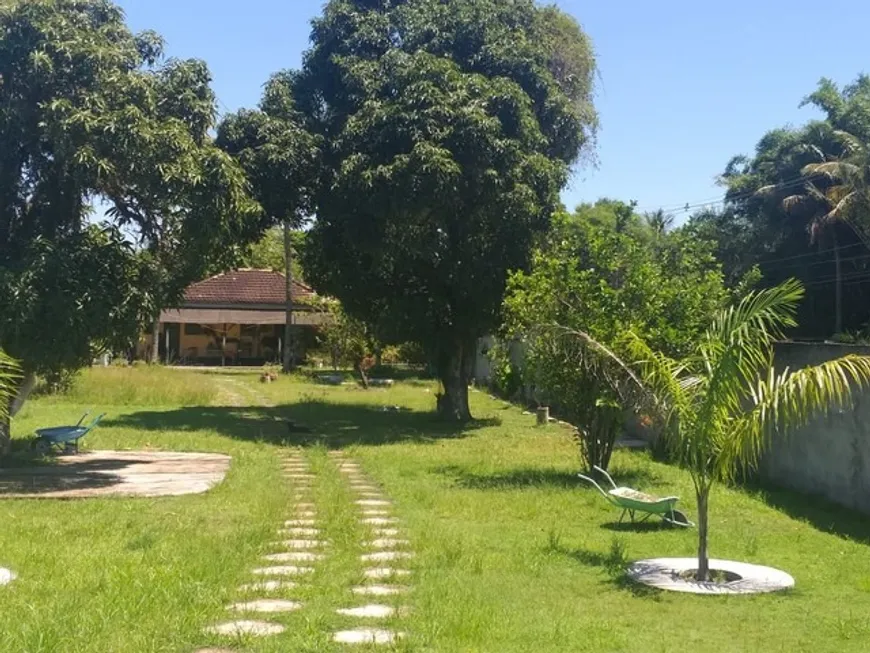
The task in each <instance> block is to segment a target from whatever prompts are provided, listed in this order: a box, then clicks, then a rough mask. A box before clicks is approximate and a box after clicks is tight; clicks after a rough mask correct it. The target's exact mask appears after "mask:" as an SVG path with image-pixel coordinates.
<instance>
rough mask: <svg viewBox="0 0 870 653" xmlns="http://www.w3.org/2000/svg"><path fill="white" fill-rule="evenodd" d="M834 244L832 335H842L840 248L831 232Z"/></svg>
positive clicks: (835, 235)
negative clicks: (834, 279) (834, 287)
mask: <svg viewBox="0 0 870 653" xmlns="http://www.w3.org/2000/svg"><path fill="white" fill-rule="evenodd" d="M831 235H832V239H833V242H834V274H835V276H836V281H835V285H836V289H835V290H834V333H835V334H838V333H843V266H842V261H841V260H840V248H839V247H838V245H837V234H835V233H833V229H832V230H831Z"/></svg>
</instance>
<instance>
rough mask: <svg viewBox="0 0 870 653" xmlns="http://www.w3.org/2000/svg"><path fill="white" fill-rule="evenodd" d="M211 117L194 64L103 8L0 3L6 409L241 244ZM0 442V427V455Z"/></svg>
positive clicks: (240, 179)
mask: <svg viewBox="0 0 870 653" xmlns="http://www.w3.org/2000/svg"><path fill="white" fill-rule="evenodd" d="M213 115H214V103H213V96H212V95H211V92H210V91H209V90H208V73H207V70H206V69H205V66H204V65H203V64H202V63H200V62H196V61H175V60H170V61H168V62H165V63H164V62H163V61H162V43H161V40H160V38H159V37H158V36H157V35H156V34H154V33H151V32H145V33H142V34H140V35H134V34H132V33H131V32H130V31H129V30H128V29H127V27H126V25H125V24H124V19H123V13H122V11H121V10H120V9H119V8H118V7H116V6H115V5H113V4H112V3H111V2H109V1H108V0H29V1H27V2H23V1H16V2H11V3H5V4H4V5H3V6H2V7H0V142H2V143H3V147H2V148H0V306H2V307H3V310H2V311H0V347H2V348H3V349H5V350H6V352H7V353H8V354H9V355H11V356H13V357H14V358H16V359H18V360H20V361H21V365H22V369H23V379H22V381H21V382H20V383H19V385H18V388H17V395H16V399H15V400H14V401H13V408H16V409H17V408H18V407H20V406H21V404H22V403H23V400H24V399H25V398H26V396H27V394H28V392H29V391H30V389H32V387H33V385H34V382H35V376H36V374H43V373H45V374H48V373H53V374H57V373H59V372H60V371H62V370H71V369H75V368H77V367H80V366H82V365H86V364H88V363H89V362H90V361H91V360H92V358H93V356H94V354H95V352H96V351H99V350H100V349H101V348H109V347H111V348H126V347H127V346H129V344H130V343H131V342H132V341H133V340H134V339H135V338H136V337H137V336H138V334H139V333H140V329H141V328H142V326H143V325H145V324H147V323H148V322H149V321H150V320H151V318H152V317H153V315H154V314H155V313H156V312H157V311H158V310H159V309H160V307H161V304H163V303H164V302H165V301H167V300H168V299H169V298H170V297H171V295H172V294H173V292H174V291H177V292H180V288H183V286H184V285H186V283H187V281H188V277H190V276H195V275H194V273H195V272H197V271H198V269H199V268H200V266H201V265H204V264H205V263H206V262H213V260H214V259H215V258H216V257H217V256H219V255H220V254H221V253H222V252H223V251H224V248H223V247H222V245H224V244H226V243H227V242H228V241H230V242H235V241H237V240H239V239H240V237H241V235H243V234H244V232H245V229H244V225H245V218H246V217H247V216H249V215H250V214H251V213H252V212H253V211H254V210H255V205H254V204H253V203H252V202H251V201H250V200H249V199H248V198H247V196H246V195H245V193H244V183H245V180H244V176H243V174H242V172H241V170H239V169H238V167H237V166H236V165H235V164H234V163H233V161H232V159H231V158H230V157H228V156H227V155H225V154H223V153H222V152H220V151H219V150H218V149H217V148H215V147H214V146H213V145H212V144H211V142H210V138H209V136H208V130H209V129H210V127H211V126H212V120H213ZM97 203H98V205H99V206H101V207H103V208H104V210H105V212H106V213H105V221H104V222H103V223H102V224H101V225H99V226H97V225H94V224H91V223H90V221H89V217H90V216H91V215H92V213H93V211H94V205H95V204H97ZM122 229H123V231H124V232H125V235H122ZM131 240H132V241H137V240H138V241H139V242H140V243H141V244H142V245H143V248H144V253H143V252H141V251H136V249H135V247H134V245H133V244H132V243H131ZM11 412H12V413H13V414H14V412H15V410H13V411H11ZM8 436H9V422H8V420H0V451H2V450H4V449H5V448H6V447H7V446H8Z"/></svg>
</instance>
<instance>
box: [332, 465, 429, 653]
mask: <svg viewBox="0 0 870 653" xmlns="http://www.w3.org/2000/svg"><path fill="white" fill-rule="evenodd" d="M330 456H331V457H332V458H333V459H334V460H336V461H337V462H338V469H339V471H340V472H341V473H342V474H343V475H344V476H345V478H347V479H348V481H349V485H350V488H351V490H353V491H354V492H355V493H356V495H357V496H358V497H359V498H358V499H356V500H355V501H354V504H355V505H356V506H357V507H358V508H359V510H360V513H361V517H360V522H359V523H360V524H361V525H362V526H363V527H364V530H366V531H367V533H368V535H369V537H368V538H366V540H364V542H363V545H364V546H365V547H366V548H367V549H369V550H370V551H371V552H370V553H366V554H363V555H362V556H360V562H361V563H362V564H363V565H364V569H363V570H362V575H363V577H364V578H366V579H368V580H372V581H377V580H382V579H397V578H400V577H405V576H410V575H411V572H410V571H409V570H407V569H397V568H395V567H392V566H386V565H387V564H389V563H390V562H392V561H396V560H407V559H409V558H412V557H413V555H414V554H413V553H411V552H408V551H395V550H392V549H395V548H398V547H407V546H409V544H410V543H409V541H408V540H406V539H398V536H399V535H400V532H399V528H398V527H397V525H398V523H399V520H398V519H396V518H395V517H393V516H392V512H391V509H392V502H390V501H389V500H387V499H386V498H385V497H384V495H383V493H382V491H381V489H380V488H379V487H377V485H375V484H374V483H372V482H371V481H370V480H368V479H367V478H366V477H365V475H364V474H363V472H362V469H361V468H360V466H359V465H357V464H356V463H353V462H351V461H350V460H348V459H347V458H345V457H344V455H343V454H342V453H341V452H330ZM384 526H390V528H382V527H384ZM370 565H374V566H370ZM350 589H351V593H352V594H354V595H356V596H379V597H391V596H398V595H401V594H404V593H406V592H407V591H408V588H407V587H406V586H404V585H399V584H390V585H379V584H376V583H372V584H369V583H366V584H363V585H356V586H353V587H351V588H350ZM336 612H337V613H338V614H340V615H342V616H344V617H350V618H355V619H363V620H368V621H371V620H377V619H388V618H391V617H396V616H401V615H403V614H405V613H406V612H407V609H406V608H404V607H398V608H397V607H394V606H392V605H382V604H379V603H374V604H368V605H357V606H350V607H344V608H339V609H338V610H336ZM404 636H405V635H404V633H401V632H396V631H393V630H387V629H383V628H365V627H363V628H354V629H351V630H340V631H338V632H336V633H334V634H333V636H332V640H333V641H334V642H336V643H339V644H369V645H371V644H385V645H386V644H393V643H395V642H396V641H397V640H399V639H401V638H402V637H404Z"/></svg>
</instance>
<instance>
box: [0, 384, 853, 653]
mask: <svg viewBox="0 0 870 653" xmlns="http://www.w3.org/2000/svg"><path fill="white" fill-rule="evenodd" d="M433 391H434V386H433V385H432V384H431V383H429V382H425V381H414V380H409V381H405V382H403V383H401V384H399V385H398V386H397V387H395V388H392V389H389V390H380V389H372V390H369V391H367V392H366V391H363V390H360V389H357V388H355V387H351V386H341V387H329V386H324V385H316V384H313V383H310V382H306V381H304V380H303V379H301V378H298V377H296V378H290V379H287V378H283V379H281V380H280V381H279V382H277V383H273V384H260V383H258V382H257V377H256V375H255V374H253V373H250V374H233V375H222V374H214V373H205V372H185V371H176V370H160V369H158V370H151V369H129V370H127V369H115V368H109V369H96V370H92V371H90V372H89V373H87V374H85V375H84V376H83V378H82V379H81V381H80V382H79V384H78V386H77V388H76V389H75V390H74V391H73V392H71V393H70V394H69V395H67V396H64V397H51V398H41V399H38V400H35V401H32V402H29V403H28V404H27V406H26V407H25V409H24V411H23V413H22V414H21V416H20V418H19V419H17V420H16V421H15V424H14V432H15V434H16V436H17V437H19V438H23V437H25V436H26V435H27V434H28V433H30V432H32V430H33V429H34V428H36V427H38V426H41V425H46V424H49V425H50V424H53V423H64V422H69V421H70V420H72V421H75V420H77V419H78V417H79V416H80V414H81V413H82V412H84V410H85V409H91V408H93V409H97V410H100V411H103V410H105V411H108V413H109V415H108V416H107V418H106V421H105V423H104V426H102V427H101V428H100V429H98V430H97V431H95V432H94V433H93V434H92V435H90V436H88V438H87V440H86V441H85V445H86V446H87V447H88V448H94V449H97V448H99V449H104V448H123V449H136V448H160V449H175V450H184V451H211V452H218V453H227V454H229V455H231V456H232V457H233V463H232V466H231V469H230V472H229V474H228V476H227V479H226V480H225V482H224V483H223V484H221V485H220V486H219V487H218V488H216V489H215V490H213V491H211V492H209V493H207V494H203V495H197V496H189V497H178V498H160V499H88V500H77V501H55V500H15V501H13V500H2V501H0V520H2V524H3V525H4V528H2V529H0V566H7V567H11V568H12V569H14V570H15V571H16V572H17V573H18V574H19V576H20V578H19V580H17V581H15V582H14V583H13V584H11V585H9V586H7V587H4V588H0V607H2V610H0V651H28V652H43V651H58V652H60V651H64V652H66V651H94V652H96V651H100V652H104V651H113V652H116V651H117V652H122V651H130V652H133V651H137V652H141V651H177V652H187V651H193V650H194V649H195V648H196V647H197V646H205V645H209V644H210V645H216V644H218V643H219V641H220V640H218V639H216V638H214V637H207V636H204V635H203V634H202V628H203V627H204V626H207V625H209V624H211V623H214V622H215V621H217V620H218V619H220V618H221V617H223V616H225V615H226V611H225V608H224V606H225V605H226V604H227V603H230V602H233V601H237V600H240V599H241V598H244V597H243V595H240V594H239V592H238V591H237V587H238V585H239V584H241V583H243V582H247V581H250V580H251V576H250V573H249V571H250V569H251V568H252V567H254V566H257V565H258V564H259V562H258V558H259V556H260V555H261V554H262V553H264V552H267V551H273V550H274V549H270V548H269V542H271V541H272V540H274V539H276V537H275V533H274V531H275V528H276V527H277V526H278V524H279V523H280V522H281V521H282V520H283V519H286V518H288V517H289V515H290V512H291V511H290V509H289V504H290V499H289V497H290V490H291V488H290V486H289V485H288V484H287V482H286V481H284V480H283V479H282V477H281V475H280V469H279V461H278V455H279V453H281V452H282V451H286V450H287V447H288V446H302V447H304V452H305V455H306V457H307V458H308V460H309V461H310V463H311V466H312V469H313V470H314V472H315V473H316V475H317V480H316V484H315V488H314V496H315V502H316V504H317V506H318V514H319V518H320V519H321V520H322V521H323V528H324V531H325V535H326V537H327V538H329V539H330V540H331V541H332V545H331V547H330V555H329V556H328V558H327V559H326V560H325V561H324V563H322V564H321V565H319V567H318V570H317V572H316V574H315V576H314V577H313V579H312V582H311V584H310V587H306V588H304V589H301V590H297V591H292V590H291V591H288V592H287V593H286V596H287V597H288V598H293V597H298V598H300V599H301V600H303V602H304V603H305V607H304V608H303V609H302V610H300V611H299V612H296V613H292V614H289V615H286V616H283V615H281V616H275V617H270V620H272V621H277V622H281V623H284V624H285V625H287V627H288V628H287V632H286V633H284V634H283V635H280V636H277V637H274V638H271V639H264V640H250V641H246V642H240V643H238V644H239V650H245V651H259V652H270V651H332V650H343V649H340V648H338V647H335V646H334V645H332V644H331V643H330V642H329V633H330V632H332V631H333V630H335V629H337V628H341V627H345V626H351V625H359V623H358V621H355V620H352V619H349V618H345V617H341V616H338V615H336V614H335V612H334V611H335V609H336V608H339V607H350V606H353V605H360V604H362V603H364V602H366V601H363V600H361V599H359V598H356V599H355V598H354V597H353V596H352V595H351V593H350V591H349V587H350V586H351V585H352V584H353V583H355V582H358V581H359V580H360V572H361V568H360V563H359V562H358V555H359V553H360V552H361V546H360V542H361V540H362V539H363V537H364V533H363V532H362V530H361V527H360V526H359V525H358V524H357V521H356V519H355V511H354V509H353V504H352V496H351V494H350V492H349V490H348V488H347V486H346V483H345V482H344V481H343V479H342V478H341V477H340V475H339V473H338V471H337V469H336V467H335V464H334V463H333V462H332V461H330V460H329V459H328V457H327V455H326V451H327V449H328V448H342V449H344V450H345V451H346V452H347V453H348V454H349V455H350V456H351V457H353V458H354V459H356V460H358V461H359V462H360V463H361V465H362V467H363V469H364V471H365V472H366V473H367V474H368V475H369V476H370V477H371V478H373V479H374V480H375V481H377V482H378V483H380V484H381V485H382V486H383V487H384V489H385V492H386V494H387V495H388V496H389V497H390V498H392V499H393V500H394V501H395V504H396V506H395V512H396V514H397V516H398V517H400V518H401V520H402V528H403V529H404V534H405V535H406V536H407V537H408V539H410V540H411V542H412V546H413V548H414V550H415V551H416V553H417V557H416V558H415V560H414V561H413V564H412V568H413V569H414V576H413V579H412V581H411V583H412V585H413V591H412V593H411V594H410V595H409V596H408V597H407V598H406V599H405V600H403V601H402V603H407V604H409V605H410V607H411V608H412V610H411V613H410V614H409V616H407V617H406V618H402V619H397V620H395V621H394V622H388V623H389V624H390V626H391V627H394V628H396V629H401V630H403V631H405V632H407V633H408V638H407V640H405V641H404V643H403V644H402V645H401V646H399V648H400V649H401V650H408V651H457V652H459V651H461V652H466V651H487V652H489V651H492V652H508V651H516V652H520V651H524V652H525V651H566V652H567V651H572V652H574V651H595V652H596V653H601V652H610V651H624V652H633V653H634V652H636V653H654V652H659V651H661V652H671V651H680V650H684V649H685V650H687V651H699V652H707V651H709V652H714V651H715V652H720V651H784V652H785V651H788V652H793V651H814V652H819V651H866V650H867V648H868V645H867V642H868V641H870V640H868V638H870V555H868V548H867V543H868V542H870V527H868V526H867V523H866V522H867V520H866V518H863V517H860V516H857V515H855V514H853V513H850V512H848V511H845V510H839V509H836V508H833V507H832V506H830V505H828V504H825V503H823V502H819V501H813V500H810V499H807V498H805V497H801V496H798V495H795V494H791V493H787V492H780V491H775V492H774V491H761V490H757V491H752V492H747V491H739V490H731V489H728V488H720V489H719V490H718V491H714V496H713V498H712V504H711V553H712V555H713V556H714V557H723V558H731V559H736V560H743V561H747V562H756V563H759V564H768V565H772V566H775V567H778V568H781V569H784V570H786V571H788V572H789V573H791V574H792V575H793V576H794V577H795V579H796V581H797V587H796V589H795V590H794V591H792V592H789V593H784V594H778V595H771V596H757V597H695V596H683V595H675V594H666V593H660V592H654V591H645V590H642V589H639V588H637V587H635V586H632V585H631V584H629V583H626V582H625V580H624V578H623V577H622V573H621V569H622V565H623V562H624V561H626V560H634V559H639V558H644V557H653V556H689V555H693V553H694V551H695V546H696V533H695V531H694V530H687V531H686V530H674V529H667V528H660V527H658V526H655V525H650V526H646V527H633V526H619V525H617V524H616V520H617V518H618V512H617V511H616V510H615V509H614V508H612V507H610V506H608V505H607V504H605V502H604V500H603V498H602V497H601V496H600V495H598V494H597V493H596V492H595V491H594V490H591V489H590V488H588V487H586V486H585V485H583V484H582V482H581V481H579V480H578V479H576V477H575V473H576V471H577V467H578V464H579V463H578V459H577V454H576V451H575V448H574V445H573V444H572V442H571V439H570V437H569V434H568V432H567V431H566V430H564V429H563V428H562V427H559V426H556V425H552V426H549V427H546V428H537V427H535V426H534V417H533V416H528V415H523V414H522V411H521V409H518V408H516V407H506V405H505V404H503V403H502V402H500V401H496V400H494V399H492V398H490V397H488V396H487V395H485V394H483V393H474V394H473V395H472V408H473V412H474V414H475V416H476V417H477V418H478V420H477V421H476V422H475V423H474V424H472V425H469V426H468V427H466V428H464V429H457V428H454V427H450V426H447V425H444V424H442V423H439V422H437V421H435V420H434V419H433V417H432V416H431V414H430V413H429V411H430V410H431V408H432V406H433V404H434V396H433ZM388 406H389V407H392V406H402V407H405V408H408V409H410V410H407V411H401V412H395V411H385V410H384V407H388ZM276 417H280V418H285V419H287V418H289V419H292V420H294V421H295V422H298V423H301V424H305V425H307V426H309V427H311V429H312V433H310V434H297V435H293V434H291V433H290V432H289V431H288V429H287V427H286V425H285V424H284V423H283V422H280V421H276V419H275V418H276ZM612 471H613V473H614V476H615V477H616V478H617V480H618V481H622V482H623V483H625V484H628V485H633V486H635V487H639V488H642V489H645V490H649V491H651V492H654V493H658V494H678V495H680V496H682V497H683V498H684V499H683V501H682V502H681V503H682V507H683V509H684V510H686V511H687V512H688V513H689V515H690V517H691V516H694V505H693V504H694V501H693V498H692V491H691V484H690V481H689V478H688V475H687V474H685V473H683V472H682V471H680V470H677V469H675V468H673V467H670V466H667V465H663V464H660V463H657V462H654V461H653V460H651V459H650V458H649V457H648V456H647V455H645V454H640V453H626V452H618V453H617V454H616V456H615V459H614V462H613V465H612Z"/></svg>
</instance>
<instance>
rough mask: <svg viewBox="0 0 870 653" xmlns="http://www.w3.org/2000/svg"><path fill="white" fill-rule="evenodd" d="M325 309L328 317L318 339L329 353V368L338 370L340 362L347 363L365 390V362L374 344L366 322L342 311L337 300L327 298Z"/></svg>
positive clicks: (341, 363)
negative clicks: (330, 364)
mask: <svg viewBox="0 0 870 653" xmlns="http://www.w3.org/2000/svg"><path fill="white" fill-rule="evenodd" d="M327 310H328V312H329V317H330V319H329V320H328V321H327V322H326V324H325V325H324V326H323V327H322V328H321V332H320V341H321V344H322V345H323V346H324V347H325V348H326V350H327V351H328V352H329V356H330V358H331V359H332V367H333V368H334V369H336V370H337V369H338V368H339V366H341V365H350V366H351V367H352V368H353V369H354V371H355V372H356V373H357V374H359V377H360V381H361V382H362V385H363V387H364V388H366V389H367V388H368V387H369V381H368V377H367V376H366V371H367V370H366V364H365V361H366V359H367V358H368V357H369V355H370V353H371V352H372V350H373V347H372V339H371V335H370V334H369V332H368V329H367V328H366V325H365V324H363V323H362V322H360V321H359V320H357V319H355V318H353V317H351V316H349V315H348V314H347V313H345V312H344V310H342V307H341V304H339V303H338V302H336V301H333V300H330V301H328V303H327Z"/></svg>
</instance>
